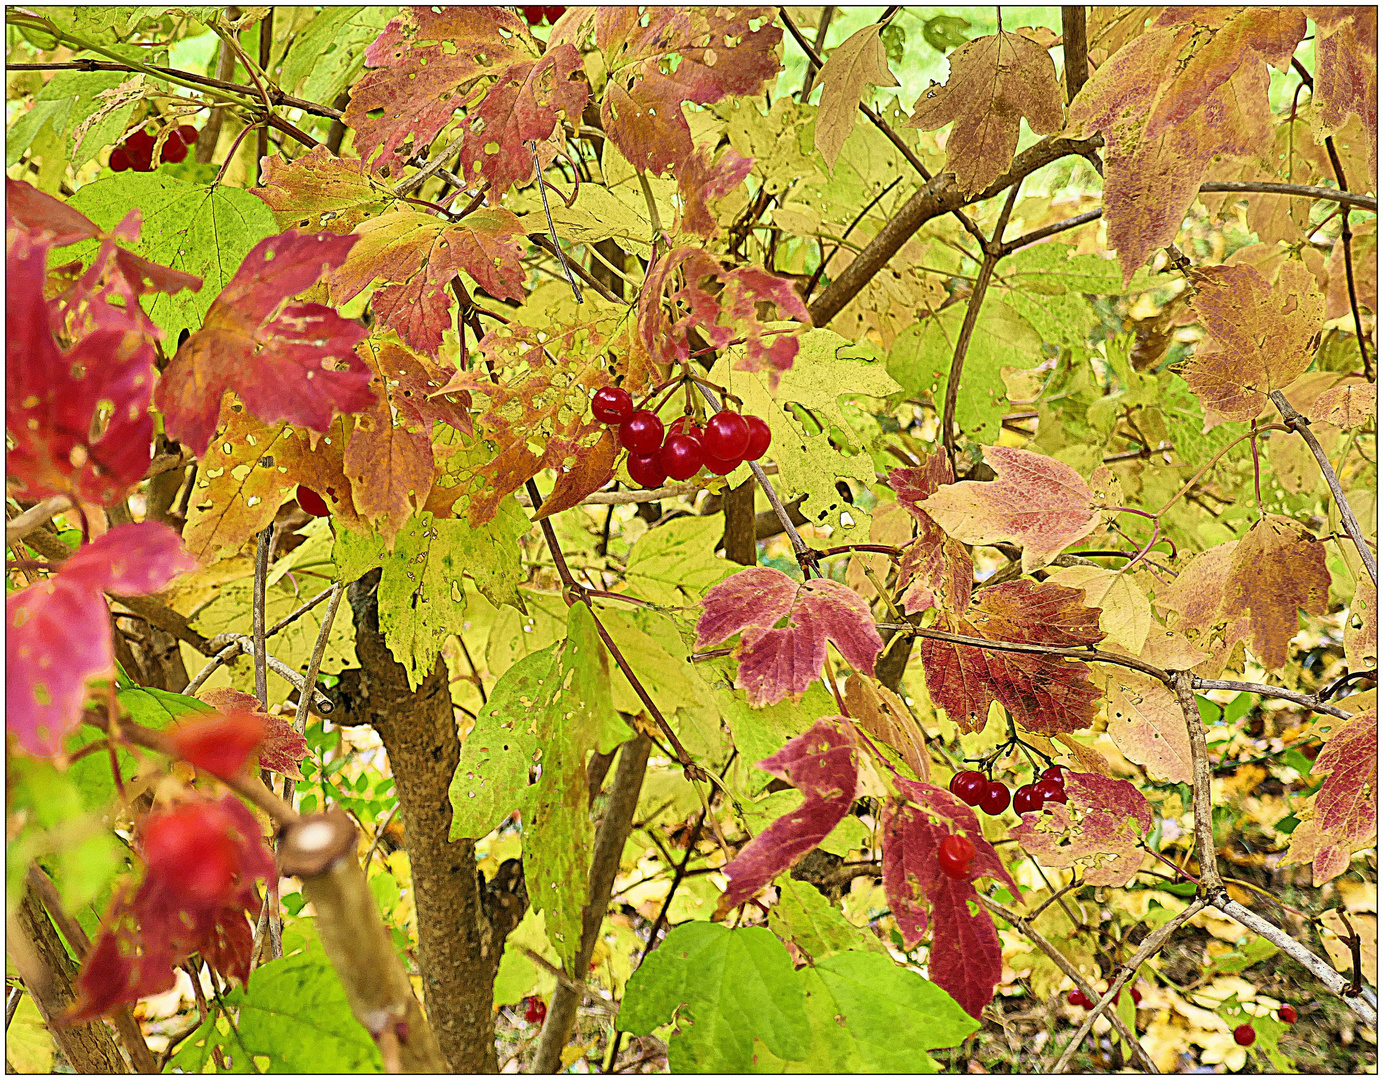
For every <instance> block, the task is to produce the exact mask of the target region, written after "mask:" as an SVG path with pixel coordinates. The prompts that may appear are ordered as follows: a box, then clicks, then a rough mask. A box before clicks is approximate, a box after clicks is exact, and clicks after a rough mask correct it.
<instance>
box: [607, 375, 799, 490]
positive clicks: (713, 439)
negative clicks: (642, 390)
mask: <svg viewBox="0 0 1383 1080" xmlns="http://www.w3.org/2000/svg"><path fill="white" fill-rule="evenodd" d="M591 412H592V414H593V415H594V416H595V418H596V419H597V420H599V421H600V422H601V423H603V424H611V425H614V424H618V425H619V442H620V445H621V446H623V447H624V448H625V449H626V450H628V451H629V475H630V477H631V478H632V479H633V481H634V483H636V484H638V485H639V486H640V487H644V488H656V487H661V486H662V484H663V482H664V481H665V480H667V478H668V477H672V479H674V480H690V479H691V478H692V477H693V476H695V475H696V474H697V472H698V471H700V469H701V468H702V466H705V468H706V470H707V471H708V472H711V473H714V474H715V475H716V476H724V475H725V474H726V473H728V472H732V471H733V470H734V469H735V468H736V467H737V466H738V465H740V464H741V463H742V462H745V461H758V460H759V458H761V457H763V456H764V454H765V453H767V452H768V446H769V443H771V442H772V441H773V436H772V435H771V434H770V432H769V430H768V424H767V423H765V422H764V421H763V420H761V419H760V418H759V417H757V416H743V415H741V414H740V413H737V412H732V411H731V410H729V409H722V410H721V411H720V412H718V413H716V414H715V415H714V416H712V417H710V418H709V419H708V420H707V421H706V425H705V427H702V426H701V425H700V424H698V423H696V421H695V420H693V419H692V418H691V417H690V416H682V417H679V418H678V419H676V420H674V421H673V422H672V425H671V426H670V427H668V428H667V429H666V431H665V429H664V428H663V422H662V421H661V420H659V419H658V414H657V413H655V412H653V411H651V410H649V409H635V408H634V399H633V398H632V397H631V396H630V394H629V391H628V390H625V389H624V388H622V387H619V386H603V387H601V388H600V389H599V390H597V391H596V392H595V399H594V400H593V401H592V402H591Z"/></svg>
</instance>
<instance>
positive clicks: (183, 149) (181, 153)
mask: <svg viewBox="0 0 1383 1080" xmlns="http://www.w3.org/2000/svg"><path fill="white" fill-rule="evenodd" d="M197 135H198V131H197V129H196V128H194V127H193V126H192V125H191V124H184V125H183V126H182V127H180V128H178V129H177V130H175V131H170V132H169V133H168V138H167V139H165V140H164V142H163V151H162V153H161V154H160V155H159V159H160V160H161V161H172V162H178V161H183V160H185V159H186V158H187V150H188V147H190V146H192V145H193V144H194V143H195V142H196V141H197ZM157 141H158V139H157V138H156V137H155V136H153V135H150V134H149V133H148V132H147V131H145V130H144V129H143V128H140V129H139V130H138V131H136V132H135V133H134V134H133V135H131V136H130V137H129V138H128V139H126V140H125V141H124V142H123V143H121V144H120V145H119V146H117V147H116V148H115V149H114V150H112V151H111V152H110V167H111V170H112V171H114V172H124V171H125V170H126V169H133V170H134V171H135V172H152V171H153V169H154V143H156V142H157Z"/></svg>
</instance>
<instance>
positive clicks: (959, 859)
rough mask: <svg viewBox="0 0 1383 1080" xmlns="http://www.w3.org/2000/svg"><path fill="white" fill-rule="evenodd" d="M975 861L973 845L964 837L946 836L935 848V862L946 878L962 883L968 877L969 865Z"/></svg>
mask: <svg viewBox="0 0 1383 1080" xmlns="http://www.w3.org/2000/svg"><path fill="white" fill-rule="evenodd" d="M974 860H975V845H974V843H972V842H971V840H970V838H969V837H966V836H948V837H946V838H945V839H944V840H942V841H941V846H940V847H939V848H937V852H936V861H937V863H938V865H940V867H941V872H942V873H943V874H945V875H946V876H947V877H948V878H953V879H955V880H956V881H964V880H965V879H967V878H968V877H969V876H970V864H971V863H972V862H974Z"/></svg>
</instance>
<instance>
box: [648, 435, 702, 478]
mask: <svg viewBox="0 0 1383 1080" xmlns="http://www.w3.org/2000/svg"><path fill="white" fill-rule="evenodd" d="M659 458H660V460H661V461H662V464H663V468H664V470H666V472H667V474H668V475H669V476H670V477H672V478H673V479H674V480H690V479H691V478H692V477H693V476H695V475H696V474H697V472H698V471H700V469H701V462H702V461H704V460H705V458H706V454H705V452H704V451H703V450H702V449H701V444H700V443H699V442H697V440H696V439H693V438H692V437H691V436H690V435H669V436H668V437H667V441H666V442H664V443H663V450H662V453H661V454H660V455H659Z"/></svg>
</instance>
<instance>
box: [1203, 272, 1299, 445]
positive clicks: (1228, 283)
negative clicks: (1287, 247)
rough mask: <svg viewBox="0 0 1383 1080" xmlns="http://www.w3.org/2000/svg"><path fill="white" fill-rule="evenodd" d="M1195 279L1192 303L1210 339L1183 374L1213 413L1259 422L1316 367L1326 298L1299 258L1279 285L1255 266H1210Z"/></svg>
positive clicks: (1284, 274)
mask: <svg viewBox="0 0 1383 1080" xmlns="http://www.w3.org/2000/svg"><path fill="white" fill-rule="evenodd" d="M1195 284H1196V295H1195V299H1194V300H1192V306H1193V307H1194V308H1195V311H1196V314H1197V315H1198V316H1200V320H1201V322H1202V323H1204V324H1205V329H1206V331H1207V332H1208V334H1209V338H1208V340H1207V341H1205V342H1202V343H1201V345H1200V346H1199V347H1198V348H1197V349H1196V355H1195V357H1194V358H1193V359H1192V360H1191V361H1190V362H1189V363H1188V364H1186V365H1185V366H1184V368H1183V369H1182V370H1181V374H1182V376H1183V377H1184V378H1185V379H1186V382H1187V385H1189V386H1190V387H1191V390H1192V391H1193V392H1194V393H1195V395H1196V396H1197V397H1198V398H1200V400H1201V404H1202V405H1204V406H1205V409H1206V412H1207V413H1209V412H1211V410H1213V411H1214V412H1215V413H1218V414H1220V416H1222V417H1224V418H1225V419H1227V420H1252V419H1253V418H1254V417H1256V416H1258V415H1259V413H1261V412H1262V411H1263V410H1264V409H1265V408H1267V407H1268V394H1269V393H1270V392H1271V391H1273V390H1281V389H1282V388H1283V387H1284V386H1287V385H1289V384H1290V383H1291V382H1292V381H1293V380H1294V379H1296V377H1297V376H1298V375H1300V374H1301V373H1302V372H1303V371H1305V370H1306V369H1307V367H1308V366H1309V365H1310V363H1311V360H1312V357H1313V356H1314V353H1315V349H1314V341H1313V339H1315V337H1316V336H1317V335H1318V334H1319V333H1320V328H1321V321H1322V320H1323V319H1324V318H1325V299H1324V298H1323V297H1322V296H1321V294H1320V293H1319V292H1318V291H1317V289H1316V281H1315V277H1314V276H1313V275H1312V273H1311V271H1310V270H1308V269H1307V268H1306V267H1305V265H1303V264H1302V263H1299V262H1284V263H1283V264H1282V268H1281V270H1280V271H1279V274H1278V279H1277V284H1276V285H1270V284H1269V283H1268V282H1267V281H1266V280H1265V279H1264V278H1263V276H1262V275H1261V274H1260V273H1259V272H1258V271H1257V270H1255V269H1254V268H1253V267H1251V266H1212V267H1207V268H1205V269H1204V270H1198V271H1196V272H1195Z"/></svg>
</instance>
